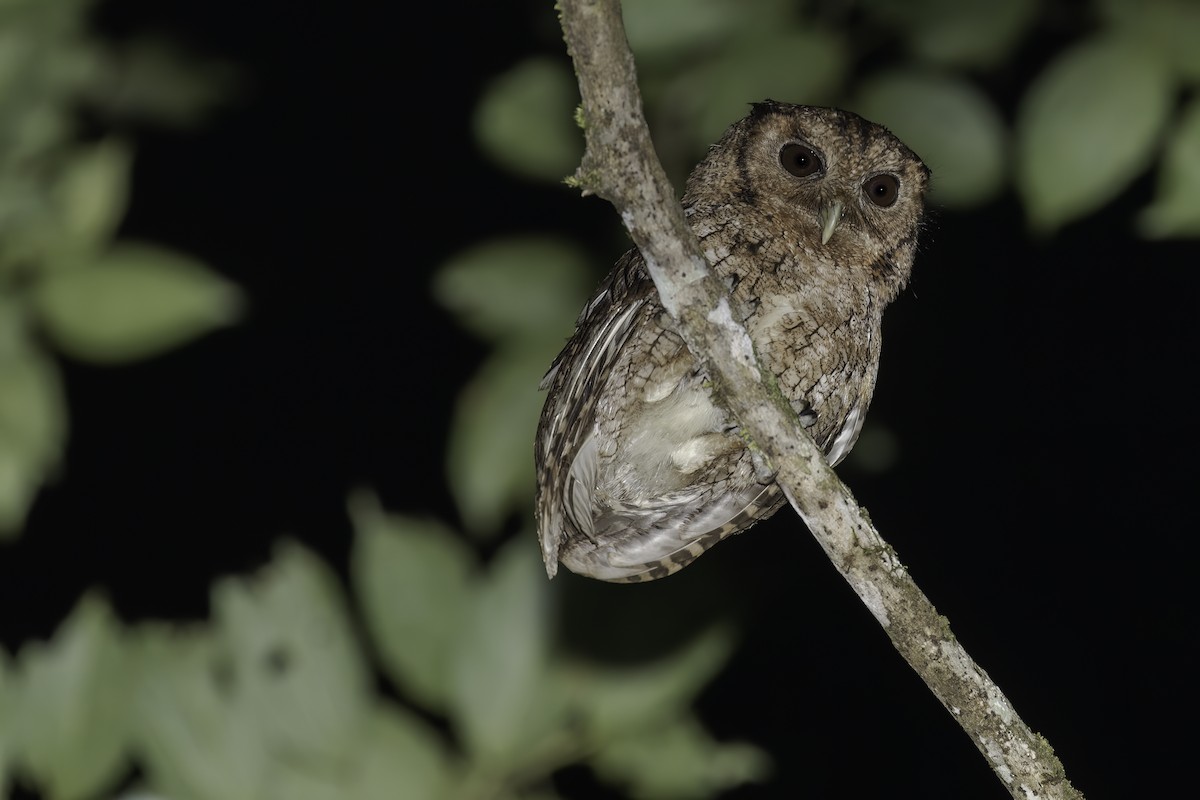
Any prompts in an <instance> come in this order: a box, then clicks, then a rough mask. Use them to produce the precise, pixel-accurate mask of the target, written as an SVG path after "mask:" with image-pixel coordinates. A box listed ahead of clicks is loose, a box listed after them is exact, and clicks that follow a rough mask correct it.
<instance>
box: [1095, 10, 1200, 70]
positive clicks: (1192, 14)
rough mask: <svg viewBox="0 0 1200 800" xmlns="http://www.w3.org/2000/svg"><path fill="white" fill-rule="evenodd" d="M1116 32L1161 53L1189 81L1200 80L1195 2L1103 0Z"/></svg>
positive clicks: (1198, 14) (1199, 13)
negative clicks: (1133, 38) (1137, 40)
mask: <svg viewBox="0 0 1200 800" xmlns="http://www.w3.org/2000/svg"><path fill="white" fill-rule="evenodd" d="M1098 5H1099V8H1100V12H1101V14H1102V15H1103V17H1104V18H1105V21H1106V22H1107V23H1108V25H1109V26H1110V27H1111V28H1112V29H1113V30H1118V31H1121V32H1122V33H1123V34H1126V35H1129V36H1133V37H1136V38H1137V39H1139V40H1140V41H1141V42H1143V43H1144V44H1145V45H1146V46H1147V47H1151V48H1153V49H1155V50H1157V51H1158V52H1160V53H1161V54H1162V55H1163V57H1164V58H1166V59H1167V61H1168V63H1169V64H1170V65H1171V68H1172V69H1174V70H1175V72H1176V73H1177V74H1178V75H1179V77H1180V78H1183V79H1185V80H1189V81H1192V82H1193V83H1194V82H1196V81H1200V48H1198V47H1196V42H1197V41H1200V4H1197V3H1196V2H1195V0H1101V2H1100V3H1099V4H1098Z"/></svg>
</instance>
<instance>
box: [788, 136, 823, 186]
mask: <svg viewBox="0 0 1200 800" xmlns="http://www.w3.org/2000/svg"><path fill="white" fill-rule="evenodd" d="M779 163H780V164H782V165H783V168H784V169H786V170H787V171H788V172H790V173H792V174H793V175H795V176H796V177H797V178H807V177H808V176H810V175H816V174H817V173H818V172H821V171H822V169H823V165H822V163H821V154H820V153H818V152H817V151H816V150H813V149H812V148H811V147H809V146H808V145H806V144H798V143H796V142H791V143H789V144H785V145H784V146H783V149H782V150H780V151H779Z"/></svg>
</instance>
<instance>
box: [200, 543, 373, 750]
mask: <svg viewBox="0 0 1200 800" xmlns="http://www.w3.org/2000/svg"><path fill="white" fill-rule="evenodd" d="M212 607H213V617H214V621H215V624H216V629H217V635H218V637H219V641H221V642H222V643H223V646H224V648H225V649H226V650H227V652H228V653H229V655H230V657H231V659H232V667H233V674H234V676H235V678H236V685H237V691H238V699H239V702H240V703H241V704H243V705H244V706H245V707H246V709H247V710H248V712H249V713H250V714H251V716H252V718H253V720H254V721H255V723H256V724H257V725H258V727H259V730H260V734H261V736H262V738H263V739H264V741H265V742H267V745H268V747H269V749H271V750H272V751H273V752H275V751H286V752H288V753H291V754H293V756H294V757H297V758H318V759H319V758H337V757H339V756H341V755H343V753H344V748H346V747H348V746H349V745H350V744H351V743H352V742H353V735H354V734H355V733H357V732H358V731H359V730H360V729H361V727H362V726H363V724H364V718H365V715H366V711H367V708H368V702H369V700H368V689H369V686H370V675H369V673H368V671H367V665H366V663H365V662H364V660H363V657H362V654H361V653H360V652H359V649H358V644H357V642H356V641H355V639H354V636H353V628H352V626H351V623H350V618H349V615H348V613H347V610H346V608H345V607H344V604H343V600H342V596H341V593H340V591H339V587H338V584H337V581H336V579H335V578H334V576H333V575H332V574H331V572H330V571H329V568H328V567H327V566H326V565H325V564H324V563H322V562H321V561H320V560H319V559H318V558H316V557H315V556H314V555H313V554H312V553H310V552H308V551H307V550H305V549H303V548H301V547H300V546H298V545H296V544H295V543H292V542H284V543H283V544H281V545H280V546H279V547H278V548H277V550H276V553H275V557H274V559H273V560H272V562H271V564H270V565H269V566H268V567H267V568H266V569H265V570H263V571H262V572H261V573H260V574H258V575H256V576H255V577H254V578H252V579H249V580H247V579H238V578H226V579H224V580H222V581H219V582H218V583H217V584H216V586H215V587H214V589H213V598H212Z"/></svg>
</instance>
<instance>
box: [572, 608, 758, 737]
mask: <svg viewBox="0 0 1200 800" xmlns="http://www.w3.org/2000/svg"><path fill="white" fill-rule="evenodd" d="M733 644H734V639H733V633H732V631H731V630H730V629H729V628H727V627H725V626H715V627H713V628H710V629H709V630H707V631H705V632H704V633H703V634H701V635H699V636H697V637H696V638H695V639H694V640H693V641H691V642H689V643H688V644H687V645H686V646H684V647H681V648H680V649H679V650H678V651H676V652H674V653H671V654H670V655H668V656H665V657H663V658H661V659H659V660H657V661H654V662H650V663H647V664H640V665H638V666H633V667H602V666H599V665H596V664H591V663H586V662H577V661H571V662H568V663H567V664H565V665H564V667H563V669H562V675H563V683H564V687H563V689H562V692H563V693H564V694H565V695H567V696H568V697H569V698H570V700H569V701H568V702H569V705H570V706H571V708H572V712H571V717H572V718H574V719H577V720H578V721H579V724H580V725H581V726H582V727H583V728H584V729H585V730H586V731H587V733H588V738H589V739H590V740H592V741H597V742H603V741H608V740H610V739H619V738H622V737H624V736H626V735H627V734H629V733H630V732H631V731H636V730H640V729H642V728H645V727H647V726H652V725H654V724H657V723H659V722H660V721H661V720H663V719H664V718H672V717H676V716H678V715H679V714H681V713H682V712H683V711H685V710H686V709H687V708H688V707H690V705H691V704H692V702H693V701H694V700H695V697H696V695H697V693H699V691H700V689H701V688H703V687H704V685H705V684H707V683H708V682H709V681H710V680H712V678H713V676H714V675H716V673H717V672H718V671H719V670H720V669H721V666H722V665H723V664H724V663H725V662H726V660H727V659H728V658H729V655H730V653H731V652H732V651H733Z"/></svg>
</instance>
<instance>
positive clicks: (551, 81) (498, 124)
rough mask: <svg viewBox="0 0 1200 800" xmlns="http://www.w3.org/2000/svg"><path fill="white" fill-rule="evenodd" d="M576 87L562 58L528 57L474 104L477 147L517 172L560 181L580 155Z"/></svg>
mask: <svg viewBox="0 0 1200 800" xmlns="http://www.w3.org/2000/svg"><path fill="white" fill-rule="evenodd" d="M578 104H579V90H578V88H577V87H576V84H575V79H574V78H573V77H572V75H571V72H570V69H569V68H568V66H567V64H566V62H564V61H562V60H560V59H552V58H546V57H535V58H529V59H526V60H525V61H522V62H521V63H520V64H517V65H516V66H515V67H513V68H512V69H510V70H508V71H507V72H505V73H504V74H502V75H500V76H498V77H496V78H494V79H493V80H492V81H491V83H489V84H488V86H487V87H486V88H485V89H484V94H483V97H482V98H481V99H480V100H479V104H478V105H477V106H476V107H475V114H474V119H473V120H472V127H473V129H474V131H475V138H476V139H477V140H478V142H479V145H480V147H481V148H482V149H483V150H484V152H485V153H487V154H488V156H490V157H491V158H492V159H493V160H494V161H495V162H496V163H497V164H499V165H501V166H502V167H504V168H506V169H509V170H512V171H513V172H515V173H517V174H518V175H522V176H525V177H528V178H535V179H541V180H547V181H554V182H558V181H560V180H562V178H563V177H564V176H565V175H567V174H568V173H571V172H573V171H574V170H575V167H577V166H578V165H579V160H580V158H582V156H583V134H582V132H581V131H580V130H579V128H578V127H577V126H576V125H575V121H574V119H575V108H576V106H577V105H578Z"/></svg>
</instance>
